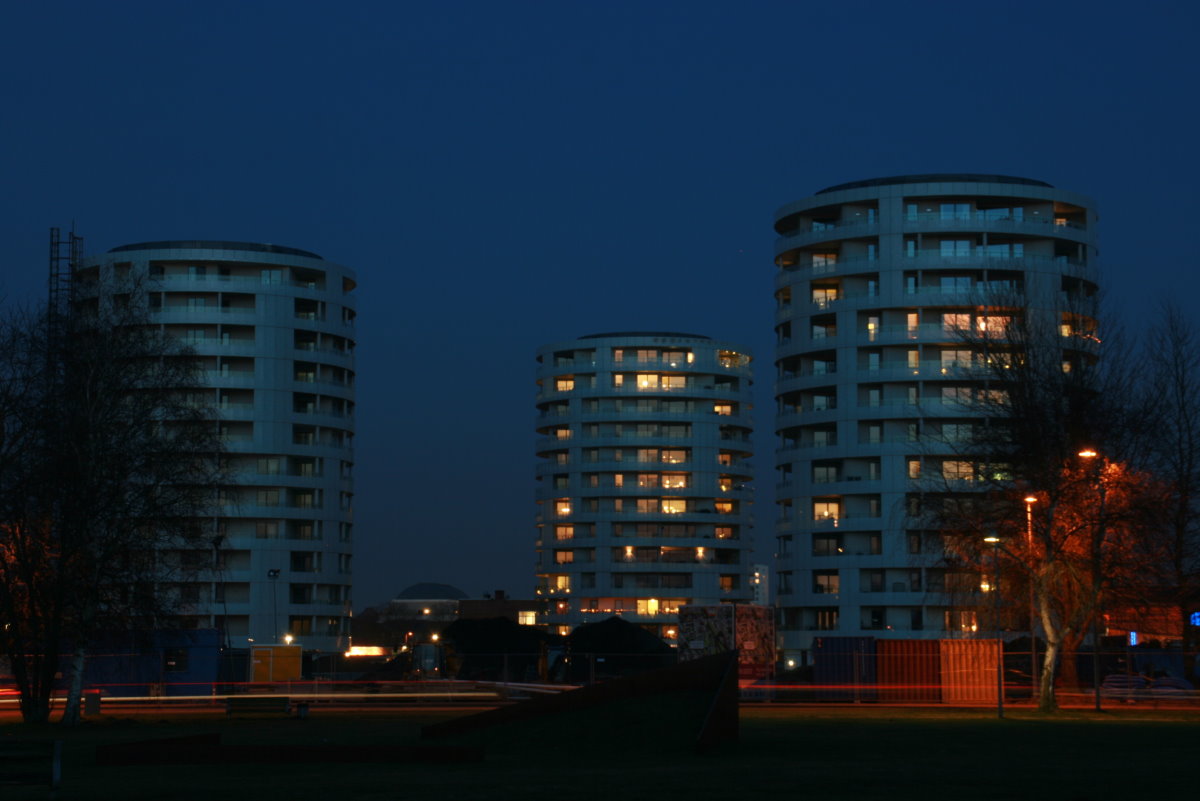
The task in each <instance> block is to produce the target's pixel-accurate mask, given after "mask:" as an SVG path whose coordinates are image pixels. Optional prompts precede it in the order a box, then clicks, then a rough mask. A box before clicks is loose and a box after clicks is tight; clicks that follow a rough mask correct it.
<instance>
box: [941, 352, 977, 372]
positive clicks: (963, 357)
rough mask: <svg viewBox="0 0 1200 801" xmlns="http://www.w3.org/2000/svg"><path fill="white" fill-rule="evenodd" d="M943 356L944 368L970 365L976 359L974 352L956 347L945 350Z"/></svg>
mask: <svg viewBox="0 0 1200 801" xmlns="http://www.w3.org/2000/svg"><path fill="white" fill-rule="evenodd" d="M941 357H942V368H943V369H945V368H947V367H970V366H971V362H972V360H973V359H974V353H972V351H970V350H969V349H966V348H956V349H953V350H943V351H942V353H941Z"/></svg>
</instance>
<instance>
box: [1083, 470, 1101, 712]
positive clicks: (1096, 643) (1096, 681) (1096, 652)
mask: <svg viewBox="0 0 1200 801" xmlns="http://www.w3.org/2000/svg"><path fill="white" fill-rule="evenodd" d="M1079 458H1081V459H1086V460H1088V461H1089V462H1091V460H1093V459H1095V462H1092V464H1094V465H1095V467H1094V468H1093V473H1094V474H1095V477H1096V485H1097V491H1098V492H1099V494H1100V505H1099V507H1098V510H1097V512H1098V513H1097V517H1096V529H1097V530H1096V533H1095V534H1094V535H1093V537H1094V539H1093V540H1092V569H1093V570H1094V571H1095V575H1094V576H1093V581H1096V582H1100V581H1102V580H1103V578H1102V577H1101V576H1100V568H1101V564H1100V556H1101V549H1102V548H1103V547H1104V499H1105V498H1104V496H1105V492H1104V474H1103V470H1104V458H1103V457H1102V456H1100V454H1098V453H1096V451H1094V450H1092V449H1091V448H1088V449H1086V450H1082V451H1080V452H1079ZM1092 698H1093V701H1094V704H1095V709H1096V711H1097V712H1101V711H1103V710H1102V708H1101V706H1100V590H1099V588H1098V587H1097V588H1096V607H1095V608H1094V609H1093V610H1092Z"/></svg>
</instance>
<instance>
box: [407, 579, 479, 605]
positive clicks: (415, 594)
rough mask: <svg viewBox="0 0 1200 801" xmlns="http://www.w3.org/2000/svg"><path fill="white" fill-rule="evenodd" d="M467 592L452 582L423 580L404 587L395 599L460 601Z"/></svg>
mask: <svg viewBox="0 0 1200 801" xmlns="http://www.w3.org/2000/svg"><path fill="white" fill-rule="evenodd" d="M466 597H467V594H466V593H465V592H463V591H462V590H460V589H459V588H458V587H455V586H453V585H452V584H435V583H433V582H428V581H423V582H420V583H418V584H413V585H412V586H411V587H406V588H405V589H403V590H401V591H400V594H399V595H397V596H396V600H397V601H427V600H447V601H461V600H462V599H463V598H466Z"/></svg>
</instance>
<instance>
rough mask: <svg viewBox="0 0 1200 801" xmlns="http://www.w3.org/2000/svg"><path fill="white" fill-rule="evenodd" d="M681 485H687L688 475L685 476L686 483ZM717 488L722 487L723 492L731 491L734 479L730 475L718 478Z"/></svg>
mask: <svg viewBox="0 0 1200 801" xmlns="http://www.w3.org/2000/svg"><path fill="white" fill-rule="evenodd" d="M680 486H681V487H686V486H687V482H686V476H684V483H683V484H680ZM717 488H718V489H720V490H721V491H722V492H729V491H730V490H731V489H733V479H732V478H730V477H729V476H721V477H720V478H718V479H717Z"/></svg>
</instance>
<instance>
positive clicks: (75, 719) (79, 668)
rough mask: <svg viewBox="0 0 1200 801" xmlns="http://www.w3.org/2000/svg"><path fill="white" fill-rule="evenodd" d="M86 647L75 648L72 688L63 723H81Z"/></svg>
mask: <svg viewBox="0 0 1200 801" xmlns="http://www.w3.org/2000/svg"><path fill="white" fill-rule="evenodd" d="M85 657H86V649H84V648H82V647H80V648H76V649H75V655H74V656H73V657H72V658H71V688H70V689H69V690H68V691H67V708H66V709H64V710H63V716H62V724H63V725H64V726H74V725H76V724H77V723H79V717H80V715H79V705H80V701H81V700H82V698H83V664H84V659H85Z"/></svg>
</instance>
